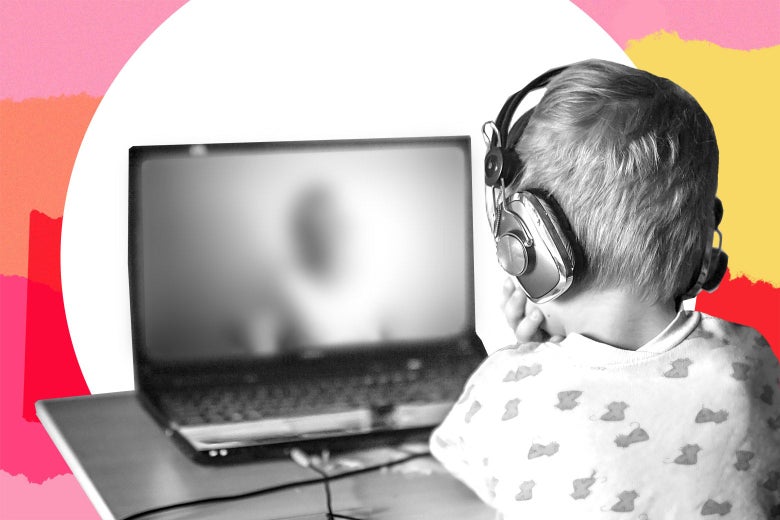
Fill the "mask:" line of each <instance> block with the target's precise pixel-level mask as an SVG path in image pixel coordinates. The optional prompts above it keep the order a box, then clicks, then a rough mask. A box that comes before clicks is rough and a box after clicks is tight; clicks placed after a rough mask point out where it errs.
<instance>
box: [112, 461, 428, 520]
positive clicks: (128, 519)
mask: <svg viewBox="0 0 780 520" xmlns="http://www.w3.org/2000/svg"><path fill="white" fill-rule="evenodd" d="M430 454H431V453H430V452H429V451H424V452H419V453H412V454H410V455H407V456H406V457H402V458H400V459H395V460H391V461H388V462H383V463H381V464H375V465H373V466H366V467H364V468H360V469H355V470H350V471H345V472H343V473H337V474H335V475H330V476H328V475H327V474H326V473H324V472H321V471H318V470H317V469H315V468H312V469H315V471H317V473H319V474H320V475H321V476H320V477H319V478H313V479H307V480H299V481H295V482H287V483H285V484H278V485H275V486H270V487H267V488H261V489H255V490H252V491H247V492H244V493H236V494H233V495H222V496H215V497H207V498H199V499H195V500H189V501H186V502H177V503H175V504H169V505H166V506H160V507H155V508H150V509H146V510H144V511H140V512H138V513H133V514H131V515H129V516H125V517H124V518H122V520H138V519H140V518H144V517H146V516H149V515H152V514H156V513H162V512H165V511H172V510H174V509H180V508H183V507H189V506H199V505H205V504H213V503H218V502H230V501H233V500H243V499H245V498H252V497H257V496H262V495H269V494H271V493H276V492H279V491H284V490H286V489H291V488H295V487H299V486H310V485H312V484H320V483H325V484H326V499H327V501H328V509H329V513H328V516H329V518H342V519H347V520H359V519H356V518H353V517H349V516H345V515H337V514H335V513H332V511H330V498H331V497H330V485H329V481H331V480H339V479H342V478H347V477H353V476H355V475H361V474H363V473H370V472H372V471H376V470H380V469H382V468H389V467H392V466H397V465H399V464H403V463H405V462H409V461H410V460H414V459H419V458H422V457H427V456H429V455H430ZM309 467H311V466H309Z"/></svg>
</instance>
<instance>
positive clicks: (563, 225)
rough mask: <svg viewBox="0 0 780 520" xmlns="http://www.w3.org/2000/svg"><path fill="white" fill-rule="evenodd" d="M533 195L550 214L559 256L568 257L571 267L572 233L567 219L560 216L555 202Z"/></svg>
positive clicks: (572, 255) (572, 261)
mask: <svg viewBox="0 0 780 520" xmlns="http://www.w3.org/2000/svg"><path fill="white" fill-rule="evenodd" d="M534 196H536V200H538V201H539V203H540V204H541V205H542V207H543V208H544V209H545V211H546V212H547V214H548V215H549V216H550V222H551V223H552V225H553V227H554V228H555V232H556V234H557V235H558V238H559V239H560V240H559V241H560V244H559V247H558V249H560V250H561V256H562V257H564V258H566V259H568V261H569V264H570V265H571V266H572V267H573V266H574V264H575V260H574V248H573V247H572V244H571V238H572V236H573V233H572V231H571V228H570V227H569V224H568V220H566V219H565V218H563V217H562V212H561V210H560V208H559V207H558V206H557V204H554V203H553V204H551V203H550V202H549V201H548V199H547V198H545V197H539V196H537V195H534Z"/></svg>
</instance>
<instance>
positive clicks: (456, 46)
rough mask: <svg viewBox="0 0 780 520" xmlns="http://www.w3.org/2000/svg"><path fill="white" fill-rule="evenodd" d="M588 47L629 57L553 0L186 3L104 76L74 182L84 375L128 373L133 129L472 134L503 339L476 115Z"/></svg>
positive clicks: (187, 134)
mask: <svg viewBox="0 0 780 520" xmlns="http://www.w3.org/2000/svg"><path fill="white" fill-rule="evenodd" d="M591 57H599V58H604V59H610V60H613V61H618V62H622V63H626V64H629V65H630V61H629V60H628V58H627V57H626V55H625V54H624V53H623V51H622V50H621V49H620V47H619V46H618V45H617V44H616V43H615V42H614V41H613V40H612V38H610V37H609V35H607V34H606V33H605V32H604V31H603V29H601V28H600V27H599V26H598V25H597V24H596V23H595V22H594V21H593V20H591V19H590V18H589V17H588V16H587V15H585V14H584V13H583V12H582V11H580V10H579V8H577V7H576V6H575V5H573V4H571V3H569V2H565V1H560V0H540V1H533V2H532V1H518V0H514V1H509V0H488V1H479V2H478V1H476V0H475V1H470V2H465V1H453V0H446V1H445V0H436V1H425V0H394V1H392V2H389V1H382V2H371V1H365V0H336V1H328V2H323V1H318V0H291V1H290V0H288V1H283V2H279V1H269V2H251V1H247V2H238V1H219V2H209V1H206V0H195V1H192V2H190V3H188V4H186V5H185V6H183V7H182V8H181V9H180V10H179V11H177V12H176V13H175V14H174V15H173V16H171V17H170V18H169V19H168V20H167V21H166V22H165V23H163V24H162V25H161V26H160V27H159V28H158V29H157V30H156V31H155V32H154V33H153V34H152V35H151V36H150V37H149V38H148V39H147V40H146V41H145V42H144V44H143V45H141V47H140V48H139V49H138V50H137V51H136V52H135V54H134V55H133V56H132V57H131V59H130V60H129V61H128V62H127V64H126V65H125V66H124V68H123V69H122V71H121V72H120V73H119V75H118V76H117V77H116V79H115V80H114V82H113V84H112V85H111V87H110V88H109V90H108V92H107V93H106V95H105V97H104V98H103V100H102V102H101V103H100V106H99V107H98V109H97V111H96V113H95V115H94V117H93V119H92V122H91V123H90V126H89V129H88V130H87V132H86V135H85V136H84V140H83V142H82V144H81V149H80V150H79V154H78V157H77V159H76V163H75V165H74V168H73V173H72V176H71V180H70V186H69V188H68V195H67V200H66V203H65V212H64V220H63V230H62V258H61V260H62V285H63V295H64V300H65V311H66V315H67V320H68V327H69V329H70V334H71V338H72V340H73V346H74V349H75V352H76V356H77V357H78V360H79V364H80V365H81V369H82V371H83V373H84V377H85V379H86V382H87V384H88V385H89V388H90V390H91V391H92V392H93V393H102V392H110V391H120V390H129V389H132V388H133V369H132V353H131V336H130V307H129V296H128V275H127V184H128V182H127V170H128V148H129V147H130V146H133V145H148V144H175V143H209V142H240V141H281V140H305V139H338V138H364V137H410V136H427V135H437V136H438V135H471V139H472V156H473V165H472V166H473V179H474V201H473V204H474V235H475V236H474V247H475V269H476V318H477V332H478V333H479V335H480V337H481V338H482V339H483V341H484V343H485V346H486V348H487V350H488V351H489V352H491V351H493V350H495V349H497V348H499V347H501V346H503V345H505V344H508V343H509V342H511V340H512V334H511V331H509V329H508V328H507V327H506V325H505V323H504V318H503V314H502V312H501V311H500V309H499V308H498V306H497V304H498V302H499V301H500V294H501V284H502V282H503V279H504V275H503V274H502V272H501V270H500V268H498V266H497V264H496V260H495V255H494V247H493V245H492V243H491V237H490V234H489V231H488V226H487V223H486V219H485V217H484V211H483V198H482V197H483V195H482V186H481V184H480V183H481V177H482V157H483V154H484V145H483V143H482V139H481V134H480V131H479V129H480V126H481V124H482V122H483V121H486V120H488V119H492V118H493V117H495V115H496V113H497V112H498V110H499V108H500V107H501V105H502V103H503V102H504V100H505V99H506V98H507V97H508V95H509V94H511V93H512V92H514V91H515V90H518V89H519V88H521V87H522V86H523V85H524V84H525V83H527V82H528V81H529V80H530V79H532V78H533V77H535V76H536V75H538V74H540V73H541V72H544V71H545V70H547V69H549V68H552V67H555V66H559V65H562V64H566V63H570V62H574V61H578V60H582V59H586V58H591ZM432 195H435V194H432Z"/></svg>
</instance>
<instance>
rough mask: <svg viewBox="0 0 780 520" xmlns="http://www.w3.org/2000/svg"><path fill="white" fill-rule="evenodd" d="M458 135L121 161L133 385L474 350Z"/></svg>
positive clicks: (467, 179) (464, 175) (248, 146)
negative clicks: (125, 178)
mask: <svg viewBox="0 0 780 520" xmlns="http://www.w3.org/2000/svg"><path fill="white" fill-rule="evenodd" d="M470 164H471V161H470V140H469V138H468V137H441V138H411V139H379V140H349V141H300V142H269V143H240V144H208V145H201V144H197V145H175V146H138V147H133V148H131V149H130V197H129V204H130V207H129V211H130V218H129V268H130V272H129V274H130V285H131V287H130V289H131V291H130V292H131V316H132V329H133V349H134V363H135V373H136V385H137V388H138V389H139V390H141V391H148V390H149V389H151V388H156V387H167V386H171V385H174V386H175V385H187V384H211V383H212V382H215V381H230V380H245V381H252V380H265V379H269V380H271V379H274V378H285V377H289V376H290V375H291V374H293V375H294V374H298V375H300V374H302V373H306V372H310V371H320V370H326V369H328V367H330V368H335V367H339V369H343V370H361V369H364V368H365V367H367V366H368V365H369V364H370V363H371V362H372V361H373V360H379V359H399V358H402V357H404V356H410V355H414V356H442V355H446V356H457V355H467V354H470V353H471V354H473V353H474V352H475V351H480V350H481V345H479V344H478V340H477V339H476V335H475V333H474V295H473V255H472V234H471V176H470Z"/></svg>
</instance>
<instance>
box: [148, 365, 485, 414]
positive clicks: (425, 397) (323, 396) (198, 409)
mask: <svg viewBox="0 0 780 520" xmlns="http://www.w3.org/2000/svg"><path fill="white" fill-rule="evenodd" d="M469 374H470V370H469V368H468V367H467V366H464V365H463V364H457V365H450V364H448V363H442V364H440V365H438V366H432V367H426V368H421V369H419V370H409V369H404V370H398V371H394V372H387V373H382V374H378V375H366V376H348V377H342V378H338V379H333V378H332V377H331V378H327V379H325V378H322V379H309V380H303V381H291V382H290V383H283V384H279V383H277V384H274V385H267V386H264V385H260V384H253V385H246V386H240V387H238V386H225V387H216V388H210V389H207V390H206V389H194V390H189V391H186V392H185V391H178V392H175V393H166V394H162V395H161V396H160V405H161V407H162V408H163V410H164V411H165V412H166V413H167V414H168V416H169V417H171V418H173V419H174V420H176V421H177V422H178V423H179V424H180V425H182V426H196V425H203V424H224V423H231V422H242V421H255V420H261V419H271V418H277V417H292V416H305V415H315V414H320V413H334V412H340V411H347V410H355V409H358V408H369V407H382V406H387V405H391V404H392V405H400V404H414V403H421V404H422V403H432V402H454V401H455V400H457V398H458V396H459V394H460V392H461V390H462V389H463V385H464V384H465V382H466V379H467V378H468V376H469Z"/></svg>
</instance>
